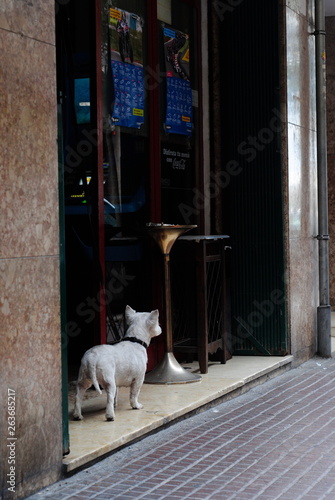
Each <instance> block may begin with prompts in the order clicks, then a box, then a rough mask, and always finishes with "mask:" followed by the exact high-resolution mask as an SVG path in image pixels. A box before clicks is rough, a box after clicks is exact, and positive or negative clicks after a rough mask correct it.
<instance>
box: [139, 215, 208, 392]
mask: <svg viewBox="0 0 335 500" xmlns="http://www.w3.org/2000/svg"><path fill="white" fill-rule="evenodd" d="M195 227H197V226H181V225H175V226H174V225H170V224H152V223H150V224H147V226H146V232H147V233H148V234H149V235H150V236H151V237H152V238H153V239H154V240H155V241H156V243H157V244H158V246H159V248H160V250H161V252H162V254H163V258H164V283H163V290H164V294H163V295H164V309H165V342H166V352H165V355H164V358H163V359H162V361H161V362H160V363H159V364H158V365H157V366H156V367H155V368H154V369H153V370H152V371H151V372H149V373H148V374H147V375H146V377H145V380H144V381H145V383H147V384H185V383H189V382H198V381H199V380H201V375H198V374H195V373H191V372H189V371H187V370H185V369H184V368H183V367H182V366H181V365H180V364H179V363H178V361H177V360H176V358H175V357H174V354H173V335H172V313H171V282H170V251H171V248H172V246H173V244H174V242H175V241H176V240H177V238H178V237H179V236H180V235H182V234H183V233H185V232H186V231H189V230H191V229H194V228H195Z"/></svg>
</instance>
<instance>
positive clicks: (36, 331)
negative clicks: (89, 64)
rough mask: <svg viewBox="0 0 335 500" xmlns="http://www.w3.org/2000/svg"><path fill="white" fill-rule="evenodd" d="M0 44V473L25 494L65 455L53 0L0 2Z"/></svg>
mask: <svg viewBox="0 0 335 500" xmlns="http://www.w3.org/2000/svg"><path fill="white" fill-rule="evenodd" d="M0 50H1V63H0V68H1V69H0V86H1V92H0V103H1V104H0V107H1V118H0V123H1V136H2V138H1V148H0V150H1V153H0V158H1V159H0V165H1V167H0V168H1V171H0V178H1V213H2V215H1V219H0V228H1V229H0V233H1V244H0V290H1V299H0V311H1V313H0V314H1V320H0V337H1V349H0V351H1V368H0V370H1V396H0V399H1V417H0V433H1V452H0V455H1V459H0V460H1V466H0V469H1V473H0V476H1V492H2V495H3V496H2V498H22V497H24V496H27V495H28V494H29V493H31V492H33V491H36V489H40V488H42V487H44V486H46V485H47V484H49V483H50V482H53V481H55V480H57V478H59V475H60V469H61V462H62V421H61V385H60V380H61V378H60V377H61V361H60V342H59V339H60V314H59V311H60V309H59V302H60V297H59V238H58V233H59V227H58V161H57V104H56V71H55V68H56V66H55V63H56V57H55V28H54V2H53V1H52V0H47V1H44V0H43V1H42V0H40V1H38V2H34V3H32V2H27V1H22V2H13V1H11V0H4V1H3V2H1V6H0ZM14 397H15V399H13V398H14ZM8 409H9V410H10V411H7V410H8ZM10 417H12V418H10ZM13 417H15V419H14V420H13ZM10 424H12V425H10ZM13 434H14V435H13ZM8 445H11V447H9V446H8ZM12 467H14V469H13V468H12ZM9 474H11V475H9ZM13 477H15V492H14V491H13V490H10V489H9V488H10V487H11V485H12V483H11V482H9V483H8V481H9V480H12V478H13Z"/></svg>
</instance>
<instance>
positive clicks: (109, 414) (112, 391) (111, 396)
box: [105, 382, 116, 422]
mask: <svg viewBox="0 0 335 500" xmlns="http://www.w3.org/2000/svg"><path fill="white" fill-rule="evenodd" d="M105 389H106V392H107V406H106V420H107V421H109V422H112V421H113V420H114V418H115V413H114V403H115V398H116V385H115V382H110V383H108V384H106V385H105Z"/></svg>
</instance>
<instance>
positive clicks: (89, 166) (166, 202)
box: [56, 0, 204, 407]
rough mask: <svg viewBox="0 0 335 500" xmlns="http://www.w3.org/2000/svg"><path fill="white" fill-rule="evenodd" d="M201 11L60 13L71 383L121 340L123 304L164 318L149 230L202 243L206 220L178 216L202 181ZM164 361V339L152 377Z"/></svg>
mask: <svg viewBox="0 0 335 500" xmlns="http://www.w3.org/2000/svg"><path fill="white" fill-rule="evenodd" d="M198 3H199V2H198V1H197V0H194V1H193V0H192V1H189V0H187V1H177V0H168V1H161V2H157V1H156V0H151V1H144V0H143V1H138V0H136V1H135V0H115V1H114V0H113V1H111V0H69V1H67V2H57V15H56V47H57V86H58V99H59V143H60V164H61V174H60V187H61V194H62V196H61V214H62V215H61V224H62V228H63V236H64V240H63V243H64V245H63V252H64V255H63V257H64V271H63V276H64V292H63V298H64V297H66V303H65V304H64V309H65V311H66V314H64V321H63V345H64V367H65V366H66V363H65V360H66V361H67V364H68V371H69V376H70V380H72V379H74V378H75V377H76V375H77V373H78V366H79V363H80V359H81V357H82V355H83V354H84V352H85V351H86V350H87V349H88V348H90V347H91V346H93V345H95V344H99V343H105V342H115V341H117V340H118V339H119V338H120V337H122V336H123V334H124V328H125V325H124V310H125V306H126V305H127V304H129V305H131V307H133V308H134V309H136V310H138V311H147V310H151V309H154V308H159V309H160V311H161V314H162V315H163V314H164V311H163V310H162V307H161V306H162V273H161V266H160V255H159V251H158V249H157V248H156V246H155V244H154V243H153V242H152V241H149V239H148V238H146V237H145V236H144V232H143V229H144V228H145V226H146V224H147V223H149V222H153V223H160V222H162V221H164V222H166V223H170V224H185V223H187V224H193V225H195V226H197V231H198V232H200V233H203V227H204V222H203V220H204V210H203V208H201V209H198V208H197V209H193V210H191V211H189V210H188V212H187V220H185V211H183V210H182V209H181V208H180V207H181V205H183V206H186V207H191V208H192V207H193V197H194V193H193V190H194V189H195V187H197V186H200V185H201V184H202V178H203V173H202V168H203V164H202V162H201V161H200V159H201V157H202V138H201V127H200V115H201V92H199V90H200V89H199V87H200V83H199V82H200V81H201V64H200V60H201V59H200V55H199V54H200V33H201V32H200V29H199V23H200V16H199V9H198V7H199V6H198ZM194 300H196V299H194ZM65 348H66V351H67V352H66V354H65ZM163 352H164V340H163V339H161V338H158V339H157V341H156V342H153V343H152V345H150V347H149V352H148V357H149V363H148V368H149V369H152V368H153V367H154V366H155V364H156V363H157V361H158V360H159V358H160V357H161V356H162V353H163ZM181 356H184V354H181ZM64 380H65V378H64ZM65 394H66V391H64V395H65ZM64 397H65V396H64ZM64 407H65V405H64Z"/></svg>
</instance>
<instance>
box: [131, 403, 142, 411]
mask: <svg viewBox="0 0 335 500" xmlns="http://www.w3.org/2000/svg"><path fill="white" fill-rule="evenodd" d="M142 408H143V405H141V403H136V404H134V405H132V409H133V410H142Z"/></svg>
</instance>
